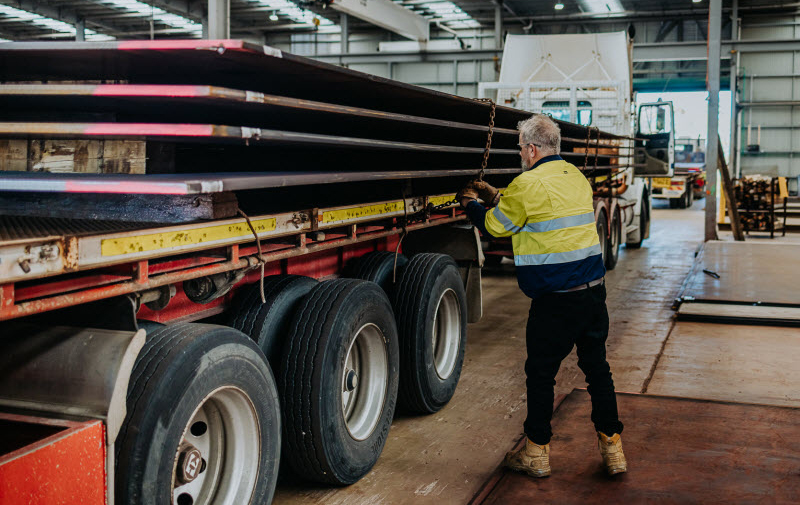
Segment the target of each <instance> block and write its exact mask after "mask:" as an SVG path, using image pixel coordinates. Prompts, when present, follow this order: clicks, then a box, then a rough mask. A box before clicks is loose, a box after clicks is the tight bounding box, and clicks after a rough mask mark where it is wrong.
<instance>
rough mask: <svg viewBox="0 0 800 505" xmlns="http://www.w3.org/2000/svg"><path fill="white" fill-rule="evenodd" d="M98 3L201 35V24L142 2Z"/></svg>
mask: <svg viewBox="0 0 800 505" xmlns="http://www.w3.org/2000/svg"><path fill="white" fill-rule="evenodd" d="M99 2H100V3H102V4H105V5H109V6H111V7H116V8H119V9H123V10H125V11H127V12H134V13H137V14H141V15H142V16H143V17H148V18H149V17H151V16H152V18H153V20H154V21H158V22H159V23H162V24H165V25H167V26H171V27H173V28H180V29H183V30H186V31H188V32H191V33H193V34H195V35H197V36H198V37H199V36H201V35H202V33H203V25H202V24H200V23H195V22H194V21H192V20H191V19H188V18H185V17H183V16H178V15H177V14H172V13H170V12H167V11H165V10H164V9H159V8H158V7H154V6H152V5H148V4H146V3H144V2H139V1H138V0H99Z"/></svg>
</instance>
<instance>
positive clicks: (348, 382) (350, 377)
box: [344, 370, 358, 392]
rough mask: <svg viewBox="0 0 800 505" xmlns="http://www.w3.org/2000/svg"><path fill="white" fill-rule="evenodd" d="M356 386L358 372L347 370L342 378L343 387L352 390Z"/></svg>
mask: <svg viewBox="0 0 800 505" xmlns="http://www.w3.org/2000/svg"><path fill="white" fill-rule="evenodd" d="M357 386H358V374H357V373H356V371H355V370H348V371H347V376H346V377H345V380H344V387H345V388H346V389H347V391H348V392H350V391H353V390H354V389H355V388H356V387H357Z"/></svg>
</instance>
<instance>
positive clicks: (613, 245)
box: [605, 209, 622, 270]
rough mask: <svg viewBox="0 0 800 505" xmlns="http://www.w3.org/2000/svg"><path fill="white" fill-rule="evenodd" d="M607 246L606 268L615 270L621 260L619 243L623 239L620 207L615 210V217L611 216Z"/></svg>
mask: <svg viewBox="0 0 800 505" xmlns="http://www.w3.org/2000/svg"><path fill="white" fill-rule="evenodd" d="M609 235H610V236H609V239H608V242H606V247H608V251H607V252H606V258H605V262H606V263H605V264H606V270H614V267H616V266H617V261H619V243H620V242H621V241H622V218H621V216H620V214H619V209H618V210H616V211H615V212H614V217H612V218H611V233H610V234H609Z"/></svg>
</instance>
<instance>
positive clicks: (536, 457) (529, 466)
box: [503, 438, 550, 477]
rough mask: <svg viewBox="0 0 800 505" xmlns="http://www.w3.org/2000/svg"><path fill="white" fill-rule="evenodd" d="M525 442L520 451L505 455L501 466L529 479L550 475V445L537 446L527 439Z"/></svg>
mask: <svg viewBox="0 0 800 505" xmlns="http://www.w3.org/2000/svg"><path fill="white" fill-rule="evenodd" d="M525 440H526V442H525V446H524V447H522V448H521V449H520V450H518V451H517V452H509V453H507V454H506V459H505V460H503V465H504V466H505V467H507V468H510V469H512V470H516V471H517V472H524V473H527V474H528V475H530V476H531V477H547V476H548V475H550V444H545V445H539V444H534V443H533V442H531V441H530V440H528V439H527V438H526V439H525Z"/></svg>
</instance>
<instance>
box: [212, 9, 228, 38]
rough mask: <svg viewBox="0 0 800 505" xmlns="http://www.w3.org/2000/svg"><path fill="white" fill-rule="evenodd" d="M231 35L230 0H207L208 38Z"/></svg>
mask: <svg viewBox="0 0 800 505" xmlns="http://www.w3.org/2000/svg"><path fill="white" fill-rule="evenodd" d="M230 37H231V2H230V0H208V38H209V39H210V40H218V39H229V38H230Z"/></svg>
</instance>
